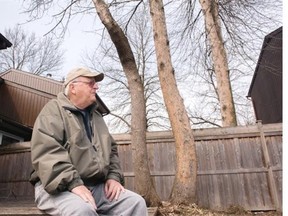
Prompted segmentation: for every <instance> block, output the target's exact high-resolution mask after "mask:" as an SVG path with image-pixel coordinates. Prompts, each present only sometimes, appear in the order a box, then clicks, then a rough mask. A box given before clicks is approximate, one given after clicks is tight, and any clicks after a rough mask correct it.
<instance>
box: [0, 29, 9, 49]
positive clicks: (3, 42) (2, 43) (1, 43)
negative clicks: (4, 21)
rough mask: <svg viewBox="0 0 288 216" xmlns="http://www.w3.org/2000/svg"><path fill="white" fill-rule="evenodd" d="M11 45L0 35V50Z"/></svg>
mask: <svg viewBox="0 0 288 216" xmlns="http://www.w3.org/2000/svg"><path fill="white" fill-rule="evenodd" d="M11 46H12V43H11V42H10V41H9V40H8V39H7V38H5V37H4V36H3V35H2V34H1V33H0V50H1V49H7V48H8V47H11Z"/></svg>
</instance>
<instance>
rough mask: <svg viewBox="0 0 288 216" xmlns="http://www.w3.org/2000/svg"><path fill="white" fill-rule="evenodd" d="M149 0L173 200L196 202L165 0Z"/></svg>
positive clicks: (189, 134) (192, 156)
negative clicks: (172, 151)
mask: <svg viewBox="0 0 288 216" xmlns="http://www.w3.org/2000/svg"><path fill="white" fill-rule="evenodd" d="M149 3H150V15H151V18H152V22H153V32H154V43H155V49H156V56H157V65H158V74H159V79H160V84H161V88H162V92H163V96H164V102H165V105H166V108H167V111H168V115H169V119H170V122H171V126H172V131H173V135H174V139H175V148H176V175H175V179H174V184H173V188H172V192H171V195H170V201H171V202H172V203H174V204H180V203H195V202H196V177H197V158H196V146H195V141H194V137H193V131H192V129H191V126H190V122H189V118H188V115H187V112H186V110H185V107H184V103H183V99H182V98H181V96H180V93H179V91H178V88H177V84H176V79H175V77H174V69H173V67H172V62H171V55H170V48H169V40H168V36H167V29H166V21H165V13H164V7H163V2H162V0H149Z"/></svg>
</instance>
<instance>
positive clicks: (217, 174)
mask: <svg viewBox="0 0 288 216" xmlns="http://www.w3.org/2000/svg"><path fill="white" fill-rule="evenodd" d="M113 137H114V138H115V140H116V141H117V143H118V144H119V146H118V150H119V156H120V160H121V166H122V169H123V171H124V175H125V181H126V187H127V188H129V189H132V190H134V172H133V169H134V167H133V164H132V148H131V139H130V138H131V136H130V134H114V135H113ZM194 138H195V142H196V152H197V160H198V173H197V198H198V205H199V206H202V207H206V208H210V209H225V208H228V207H229V206H231V205H239V206H242V207H244V208H245V209H247V210H254V211H259V210H261V211H263V210H281V209H282V124H267V125H262V124H261V123H258V124H256V125H252V126H245V127H231V128H216V129H215V128H213V129H211V128H210V129H198V130H194ZM147 150H148V158H149V166H150V171H151V175H152V177H153V179H154V181H155V185H156V190H157V192H158V194H159V196H160V197H161V199H162V200H168V199H169V195H170V192H171V189H172V185H173V180H174V176H175V172H176V168H175V167H176V164H175V145H174V139H173V135H172V133H171V131H165V132H147ZM0 166H1V170H0V199H1V198H4V197H7V196H17V197H25V196H27V194H28V195H29V196H33V189H32V187H31V186H30V185H29V183H27V180H28V178H29V174H30V171H31V162H30V143H29V142H26V143H17V144H13V145H10V146H3V147H0ZM1 191H2V192H1Z"/></svg>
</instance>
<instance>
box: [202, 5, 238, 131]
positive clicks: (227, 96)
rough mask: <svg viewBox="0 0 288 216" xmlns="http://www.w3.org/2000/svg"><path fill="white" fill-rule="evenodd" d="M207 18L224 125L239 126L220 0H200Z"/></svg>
mask: <svg viewBox="0 0 288 216" xmlns="http://www.w3.org/2000/svg"><path fill="white" fill-rule="evenodd" d="M199 1H200V4H201V7H202V12H203V14H204V18H205V27H206V32H207V35H208V38H209V41H210V45H211V50H212V59H213V64H214V70H215V74H216V81H217V94H218V98H219V102H220V107H221V108H220V109H221V115H222V125H223V126H224V127H228V126H237V119H236V112H235V107H234V102H233V96H232V90H231V83H230V79H229V68H228V61H227V55H226V50H225V47H224V43H223V38H222V34H221V27H220V22H219V13H218V10H219V8H218V0H199Z"/></svg>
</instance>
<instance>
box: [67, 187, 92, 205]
mask: <svg viewBox="0 0 288 216" xmlns="http://www.w3.org/2000/svg"><path fill="white" fill-rule="evenodd" d="M71 192H72V193H74V194H76V195H78V196H80V197H81V198H82V199H83V200H84V201H85V202H88V203H90V204H91V205H92V206H93V208H94V209H97V206H96V203H95V200H94V198H93V196H92V194H91V192H90V191H89V190H88V188H86V187H85V186H84V185H80V186H77V187H75V188H73V189H72V190H71Z"/></svg>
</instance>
